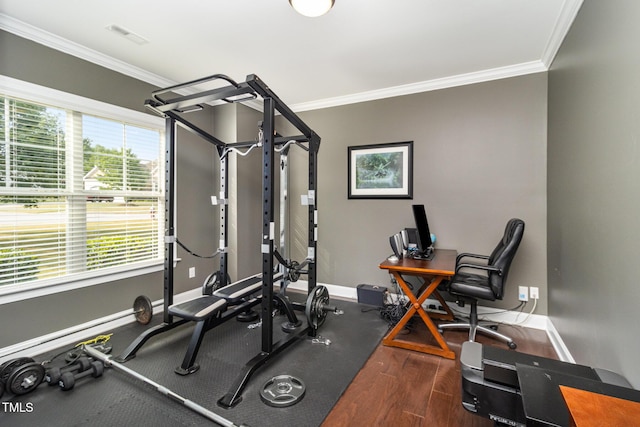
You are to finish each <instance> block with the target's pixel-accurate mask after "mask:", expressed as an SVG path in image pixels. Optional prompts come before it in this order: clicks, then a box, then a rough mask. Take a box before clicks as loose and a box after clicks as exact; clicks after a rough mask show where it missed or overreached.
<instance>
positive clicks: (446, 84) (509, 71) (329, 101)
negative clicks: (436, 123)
mask: <svg viewBox="0 0 640 427" xmlns="http://www.w3.org/2000/svg"><path fill="white" fill-rule="evenodd" d="M544 71H547V67H545V65H544V64H543V63H542V62H541V61H532V62H526V63H522V64H516V65H510V66H507V67H500V68H493V69H490V70H484V71H478V72H473V73H466V74H458V75H456V76H450V77H443V78H440V79H433V80H427V81H423V82H417V83H410V84H406V85H400V86H393V87H388V88H384V89H378V90H372V91H368V92H360V93H354V94H352V95H346V96H338V97H335V98H326V99H321V100H318V101H311V102H302V103H299V104H294V105H292V106H291V109H292V110H293V111H296V112H300V111H308V110H317V109H320V108H329V107H337V106H340V105H347V104H355V103H358V102H366V101H375V100H377V99H384V98H392V97H395V96H403V95H411V94H414V93H421V92H429V91H433V90H439V89H446V88H451V87H456V86H464V85H469V84H474V83H482V82H488V81H491V80H499V79H505V78H509V77H517V76H522V75H526V74H534V73H540V72H544Z"/></svg>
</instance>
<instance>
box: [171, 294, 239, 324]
mask: <svg viewBox="0 0 640 427" xmlns="http://www.w3.org/2000/svg"><path fill="white" fill-rule="evenodd" d="M226 308H227V301H226V300H225V299H224V298H219V297H217V296H211V295H205V296H201V297H199V298H196V299H192V300H189V301H185V302H182V303H180V304H174V305H172V306H170V307H169V314H171V315H172V316H178V317H182V318H183V319H187V320H193V321H194V322H199V321H201V320H205V319H207V318H209V317H211V316H215V315H216V314H218V313H220V312H221V311H224V310H226Z"/></svg>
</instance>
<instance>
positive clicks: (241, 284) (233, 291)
mask: <svg viewBox="0 0 640 427" xmlns="http://www.w3.org/2000/svg"><path fill="white" fill-rule="evenodd" d="M281 278H282V273H277V274H275V275H274V276H273V280H274V281H275V280H280V279H281ZM261 287H262V273H259V274H254V275H253V276H249V277H247V278H246V279H242V280H239V281H237V282H235V283H231V284H230V285H227V286H225V287H223V288H220V289H218V290H216V291H214V292H213V295H204V296H201V297H198V298H194V299H192V300H190V301H185V302H182V303H180V304H174V305H172V306H170V307H169V314H171V315H172V316H177V317H181V318H183V319H187V320H191V321H194V322H196V325H195V327H194V329H193V333H192V334H191V340H190V341H189V347H188V348H187V352H186V354H185V355H184V359H183V360H182V364H181V365H180V366H179V367H177V368H176V369H175V372H176V373H177V374H180V375H188V374H191V373H193V372H195V371H197V370H198V369H199V366H198V364H197V363H195V361H196V356H197V354H198V349H199V348H200V344H201V343H202V339H203V338H204V334H205V332H207V330H209V329H211V328H214V327H216V326H217V325H219V324H221V323H223V322H225V321H227V320H228V319H231V318H232V317H233V316H236V315H238V314H239V313H242V312H244V311H246V310H250V309H251V307H253V306H255V305H257V304H259V303H260V298H257V297H256V298H253V299H246V298H247V297H249V296H251V295H253V294H255V293H257V292H258V291H260V289H261ZM232 306H233V307H232Z"/></svg>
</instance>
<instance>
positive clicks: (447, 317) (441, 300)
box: [429, 289, 456, 320]
mask: <svg viewBox="0 0 640 427" xmlns="http://www.w3.org/2000/svg"><path fill="white" fill-rule="evenodd" d="M433 296H435V297H436V299H437V300H438V302H439V303H440V305H441V306H442V308H444V311H446V312H447V313H446V314H441V313H430V314H429V316H430V317H431V318H432V319H438V320H456V319H455V316H454V314H453V311H451V307H449V304H447V302H446V301H445V300H444V298H442V295H440V292H438V290H437V289H435V290H434V291H433Z"/></svg>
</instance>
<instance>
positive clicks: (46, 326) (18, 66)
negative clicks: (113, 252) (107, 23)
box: [0, 31, 218, 348]
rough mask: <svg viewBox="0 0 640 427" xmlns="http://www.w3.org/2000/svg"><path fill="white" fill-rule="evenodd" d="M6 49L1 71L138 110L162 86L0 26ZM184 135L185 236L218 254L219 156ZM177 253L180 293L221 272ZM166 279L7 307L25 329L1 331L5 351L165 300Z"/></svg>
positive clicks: (207, 124) (1, 311) (5, 321)
mask: <svg viewBox="0 0 640 427" xmlns="http://www.w3.org/2000/svg"><path fill="white" fill-rule="evenodd" d="M0 52H2V58H4V59H6V58H11V60H10V61H8V60H2V61H0V74H2V75H6V76H9V77H14V78H16V79H20V80H24V81H27V82H31V83H35V84H40V85H43V86H47V87H51V88H54V89H58V90H63V91H66V92H69V93H73V94H76V95H80V96H85V97H87V98H92V99H96V100H99V101H104V102H108V103H111V104H114V105H119V106H122V107H126V108H130V109H133V110H138V111H145V108H144V106H143V104H144V100H145V99H147V98H149V95H150V94H151V92H152V91H153V90H154V89H156V88H155V87H153V86H151V85H149V84H147V83H143V82H140V81H137V80H135V79H132V78H130V77H127V76H124V75H122V74H119V73H116V72H113V71H110V70H106V69H104V68H102V67H99V66H96V65H94V64H91V63H89V62H86V61H83V60H80V59H78V58H75V57H72V56H69V55H66V54H63V53H60V52H58V51H55V50H52V49H49V48H46V47H43V46H41V45H39V44H36V43H33V42H31V41H28V40H25V39H22V38H20V37H17V36H14V35H12V34H10V33H7V32H4V31H0ZM145 112H146V111H145ZM190 117H191V118H192V120H194V121H196V122H197V123H198V124H199V125H201V126H202V127H203V128H205V129H211V119H210V118H209V116H208V115H201V116H200V117H198V116H193V115H192V116H190ZM179 132H180V133H179V135H180V137H179V138H180V139H179V140H180V148H179V156H178V166H177V168H178V174H177V181H178V187H179V190H178V206H179V207H180V215H179V217H178V221H177V227H178V237H179V238H180V240H181V241H183V242H184V243H185V244H186V245H187V246H189V247H190V248H191V249H193V250H194V251H195V252H197V253H212V252H213V251H215V249H217V248H218V237H217V233H218V228H217V211H216V212H214V211H213V210H214V208H213V207H212V206H211V201H210V200H211V199H210V196H211V194H213V193H212V192H211V188H212V183H213V182H217V181H216V178H215V176H216V172H215V169H214V168H213V167H212V161H213V159H214V156H217V154H216V153H215V152H214V151H213V149H212V147H210V146H208V145H207V144H206V143H205V144H202V143H200V142H199V141H198V142H196V141H195V139H196V137H194V136H192V135H190V134H188V133H187V132H186V131H183V130H180V131H179ZM203 236H205V237H204V238H203ZM208 236H215V237H212V238H209V237H208ZM178 256H179V257H180V258H182V261H181V262H179V263H178V266H177V268H176V275H175V277H176V283H175V288H176V292H184V291H186V290H188V289H192V288H195V287H199V286H200V285H201V284H202V282H203V281H204V278H205V277H206V276H207V275H208V274H209V273H210V272H211V271H213V270H214V269H217V267H216V265H215V263H213V262H212V261H209V260H201V259H198V258H193V257H191V256H190V255H188V254H187V253H185V252H184V251H182V250H179V251H178ZM189 267H196V277H195V278H193V279H188V268H189ZM162 277H163V276H162V272H158V273H153V274H148V275H144V276H139V277H135V278H132V279H128V280H120V281H115V282H109V283H105V284H103V285H98V286H92V287H88V288H83V289H78V290H74V291H69V292H63V293H59V294H55V295H48V296H43V297H39V298H33V299H30V300H25V301H20V302H14V303H10V304H3V305H2V306H1V307H0V324H2V325H19V327H14V328H3V329H2V334H1V335H0V348H1V347H5V346H9V345H12V344H15V343H18V342H22V341H25V340H28V339H32V338H35V337H38V336H41V335H45V334H48V333H52V332H56V331H59V330H61V329H65V328H69V327H72V326H75V325H78V324H82V323H85V322H88V321H91V320H94V319H96V318H100V317H103V316H107V315H110V314H113V313H116V312H119V311H122V310H126V309H129V308H131V306H132V304H133V300H134V299H135V297H136V296H138V295H140V294H145V295H148V296H149V297H150V298H151V299H153V300H156V299H160V298H162V289H163V278H162Z"/></svg>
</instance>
